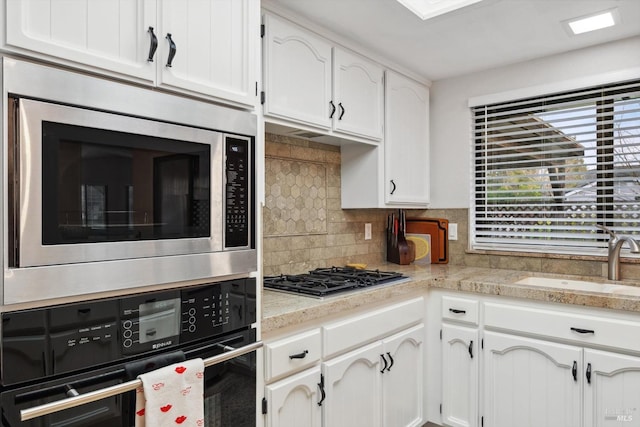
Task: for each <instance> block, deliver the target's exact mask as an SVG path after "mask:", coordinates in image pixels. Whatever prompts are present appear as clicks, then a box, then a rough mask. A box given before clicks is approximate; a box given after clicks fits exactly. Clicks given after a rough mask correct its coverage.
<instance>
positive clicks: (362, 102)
mask: <svg viewBox="0 0 640 427" xmlns="http://www.w3.org/2000/svg"><path fill="white" fill-rule="evenodd" d="M333 64H334V65H333V76H334V82H333V93H334V95H333V101H332V105H333V106H335V108H336V111H335V112H333V108H332V110H331V111H332V112H333V127H334V129H335V130H338V131H341V132H345V133H350V134H353V135H360V136H363V137H369V138H373V139H382V136H383V135H382V132H383V128H382V123H383V118H384V110H383V102H382V100H383V96H384V93H383V91H384V85H383V76H384V72H383V70H382V68H380V67H379V66H378V65H376V64H375V63H373V62H371V61H368V60H366V59H365V58H363V57H361V56H359V55H356V54H353V53H350V52H348V51H346V50H344V49H340V48H338V47H335V48H334V49H333Z"/></svg>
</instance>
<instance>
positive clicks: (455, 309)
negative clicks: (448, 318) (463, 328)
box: [449, 308, 467, 314]
mask: <svg viewBox="0 0 640 427" xmlns="http://www.w3.org/2000/svg"><path fill="white" fill-rule="evenodd" d="M449 311H450V312H452V313H453V314H466V313H467V311H466V310H459V309H457V308H450V309H449Z"/></svg>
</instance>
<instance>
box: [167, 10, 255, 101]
mask: <svg viewBox="0 0 640 427" xmlns="http://www.w3.org/2000/svg"><path fill="white" fill-rule="evenodd" d="M159 12H160V13H159V16H160V19H161V23H162V27H161V28H162V34H161V37H162V41H161V43H160V48H159V52H158V61H159V62H160V64H159V65H161V67H160V68H159V74H158V85H159V86H168V87H172V88H177V89H185V90H188V91H189V92H194V93H202V94H207V95H211V96H213V97H216V98H222V99H228V100H231V101H235V102H238V103H241V104H253V103H254V100H255V99H256V76H257V67H258V64H259V63H258V61H257V60H256V57H257V43H258V28H259V23H258V22H257V21H258V15H259V12H258V1H257V0H180V1H176V0H162V1H161V3H160V10H159ZM168 34H171V39H172V41H173V44H174V45H175V46H176V48H175V56H174V57H173V61H172V62H171V66H170V67H169V66H167V60H168V58H169V55H170V54H171V43H170V42H169V40H168Z"/></svg>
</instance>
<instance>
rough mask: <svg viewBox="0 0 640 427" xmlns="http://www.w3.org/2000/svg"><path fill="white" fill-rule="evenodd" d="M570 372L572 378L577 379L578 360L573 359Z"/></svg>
mask: <svg viewBox="0 0 640 427" xmlns="http://www.w3.org/2000/svg"><path fill="white" fill-rule="evenodd" d="M571 374H572V375H573V380H574V381H578V362H577V361H575V360H574V361H573V368H571Z"/></svg>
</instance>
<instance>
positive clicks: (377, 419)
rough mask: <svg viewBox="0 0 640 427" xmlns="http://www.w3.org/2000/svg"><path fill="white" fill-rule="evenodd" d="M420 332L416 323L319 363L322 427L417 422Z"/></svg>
mask: <svg viewBox="0 0 640 427" xmlns="http://www.w3.org/2000/svg"><path fill="white" fill-rule="evenodd" d="M423 336H424V326H423V325H418V326H415V327H413V328H410V329H407V330H405V331H403V332H400V333H398V334H396V335H393V336H391V337H389V338H387V339H384V340H382V341H379V342H375V343H373V344H370V345H368V346H365V347H362V348H360V349H358V350H355V351H352V352H350V353H347V354H345V355H344V356H340V357H336V358H334V359H331V360H330V361H328V362H325V363H323V366H322V369H323V372H324V381H325V387H326V393H327V400H326V404H325V418H324V419H325V424H324V425H325V426H332V427H341V426H344V427H357V426H362V427H376V426H384V427H416V426H421V425H422V418H423V417H422V407H423V402H422V398H423V395H424V394H423V391H422V389H423V383H422V369H423V359H424V355H423V345H422V344H423Z"/></svg>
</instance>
